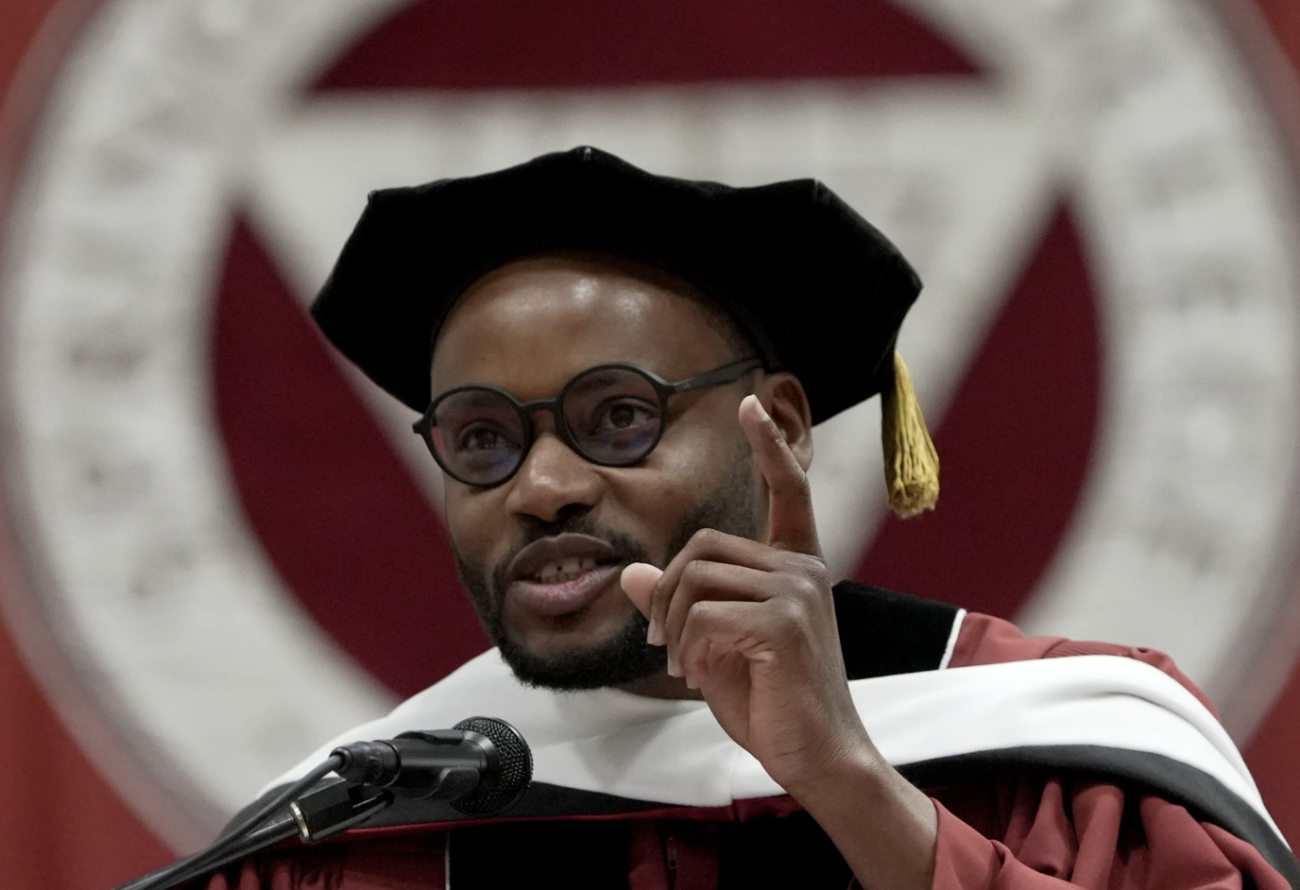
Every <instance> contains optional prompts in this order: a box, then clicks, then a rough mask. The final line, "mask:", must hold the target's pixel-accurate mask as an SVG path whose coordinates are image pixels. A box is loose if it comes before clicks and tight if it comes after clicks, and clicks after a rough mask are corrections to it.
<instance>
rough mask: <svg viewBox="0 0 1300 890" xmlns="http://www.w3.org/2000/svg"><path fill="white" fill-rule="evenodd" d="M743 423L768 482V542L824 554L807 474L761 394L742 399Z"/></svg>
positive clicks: (764, 478)
mask: <svg viewBox="0 0 1300 890" xmlns="http://www.w3.org/2000/svg"><path fill="white" fill-rule="evenodd" d="M740 426H741V429H743V430H744V431H745V438H747V439H748V440H749V447H750V448H751V449H752V450H753V452H754V461H755V463H756V464H757V465H758V471H759V472H760V473H761V474H762V475H763V480H764V481H765V482H766V483H767V490H768V507H767V543H768V544H770V545H771V546H773V547H777V548H779V549H781V550H790V551H794V552H796V553H807V554H809V555H811V556H821V545H820V543H819V542H818V540H817V523H816V521H815V520H814V518H813V506H812V489H811V487H810V486H809V485H808V475H807V474H806V473H804V471H803V467H801V466H799V461H798V460H797V459H796V458H795V456H794V452H792V451H791V450H790V446H789V445H787V444H786V441H785V436H783V435H782V434H781V429H780V427H778V426H777V425H776V422H775V421H773V420H772V418H771V416H770V415H768V413H767V411H766V410H765V409H764V408H763V405H762V403H761V402H760V401H759V400H758V396H755V395H748V396H745V398H744V399H743V400H741V403H740Z"/></svg>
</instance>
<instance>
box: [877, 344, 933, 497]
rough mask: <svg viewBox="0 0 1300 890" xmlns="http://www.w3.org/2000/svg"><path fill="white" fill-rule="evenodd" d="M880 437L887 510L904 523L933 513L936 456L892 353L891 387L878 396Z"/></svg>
mask: <svg viewBox="0 0 1300 890" xmlns="http://www.w3.org/2000/svg"><path fill="white" fill-rule="evenodd" d="M880 410H881V413H882V415H883V418H882V419H883V423H882V424H881V429H880V434H881V439H882V440H883V443H884V446H885V486H886V488H887V489H888V490H889V506H890V507H891V508H893V511H894V512H895V513H897V514H898V515H899V516H901V517H903V518H904V519H907V518H908V517H911V516H915V515H917V514H918V513H921V512H923V511H925V510H933V509H934V505H935V503H936V502H937V501H938V500H939V453H938V452H937V451H935V450H934V442H933V441H931V439H930V433H929V431H928V430H927V429H926V428H925V418H924V417H922V416H921V405H920V403H918V402H917V401H916V392H915V390H913V389H912V375H911V374H909V373H908V372H907V365H905V364H903V357H902V356H901V355H899V354H898V353H897V352H895V353H894V386H893V389H892V390H887V391H885V392H883V393H881V404H880Z"/></svg>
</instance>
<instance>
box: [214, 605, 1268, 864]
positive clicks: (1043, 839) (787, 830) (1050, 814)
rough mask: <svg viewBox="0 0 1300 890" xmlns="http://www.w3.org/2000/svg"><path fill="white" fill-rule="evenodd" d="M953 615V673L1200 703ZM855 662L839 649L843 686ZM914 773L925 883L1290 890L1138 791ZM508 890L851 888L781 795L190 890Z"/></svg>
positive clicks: (1121, 651) (1235, 843)
mask: <svg viewBox="0 0 1300 890" xmlns="http://www.w3.org/2000/svg"><path fill="white" fill-rule="evenodd" d="M844 587H845V585H839V586H837V591H836V594H837V612H838V617H839V621H840V625H841V635H842V636H851V635H852V634H851V633H847V634H846V631H845V627H846V624H847V625H849V626H852V624H853V621H854V616H853V615H846V614H845V613H844V611H843V610H840V609H839V605H840V604H839V597H840V595H841V593H842V588H844ZM857 590H859V591H865V592H866V593H867V594H868V595H870V596H880V595H883V596H894V597H896V596H897V595H889V594H883V592H878V591H875V590H874V589H870V588H857ZM899 602H904V601H902V600H899ZM906 602H916V603H924V602H925V601H911V600H910V598H908V600H907V601H906ZM906 602H904V604H906ZM927 608H928V606H927ZM944 608H948V607H944ZM895 612H897V610H894V611H893V612H891V613H890V614H891V616H892V615H894V614H895ZM903 612H905V613H906V612H907V609H906V608H904V609H903ZM868 617H871V616H868ZM877 617H878V616H877ZM898 620H900V621H902V622H904V623H905V622H906V621H907V620H909V619H908V618H907V617H906V616H904V617H903V618H900V619H898ZM958 620H959V621H960V628H959V630H958V632H957V638H956V642H955V645H954V644H951V642H949V644H948V645H947V646H946V652H945V655H946V657H947V658H949V659H950V660H949V661H948V666H949V667H961V666H967V665H984V664H995V663H1003V662H1010V661H1025V660H1030V659H1046V658H1060V657H1069V656H1078V655H1098V654H1100V655H1121V656H1125V657H1128V658H1132V659H1137V660H1140V661H1143V662H1146V663H1147V664H1150V665H1152V666H1155V667H1157V668H1159V669H1160V670H1162V671H1164V672H1165V673H1167V674H1169V675H1170V676H1172V677H1174V678H1175V679H1176V680H1178V682H1179V683H1181V684H1183V685H1184V686H1185V687H1187V688H1188V689H1190V690H1191V691H1192V692H1193V693H1194V694H1195V695H1196V696H1197V697H1198V698H1200V699H1201V701H1202V702H1204V703H1205V704H1207V705H1208V704H1209V703H1208V701H1206V700H1205V698H1204V696H1203V694H1202V693H1200V691H1199V690H1197V689H1196V688H1195V687H1194V686H1193V685H1192V684H1191V682H1190V681H1189V680H1188V679H1187V678H1186V677H1185V676H1184V675H1183V674H1182V673H1181V672H1180V671H1179V670H1178V669H1177V668H1176V667H1175V666H1174V664H1173V662H1172V661H1171V660H1170V659H1169V658H1168V657H1167V656H1165V655H1163V654H1161V653H1159V652H1154V651H1151V650H1147V649H1136V648H1126V647H1121V646H1114V645H1109V644H1104V643H1079V642H1073V641H1068V640H1064V639H1060V638H1049V637H1040V638H1032V639H1031V638H1027V637H1025V636H1024V635H1023V634H1022V633H1021V632H1020V631H1019V630H1018V629H1016V628H1015V627H1014V626H1013V625H1011V624H1010V623H1008V622H1006V621H1003V620H1000V619H997V618H993V617H990V616H987V615H977V614H966V615H965V616H964V618H960V617H959V619H958ZM882 623H884V622H882V621H878V620H877V621H869V622H867V624H875V625H880V624H882ZM920 623H921V624H922V625H924V624H925V621H924V620H922V621H921V622H920ZM904 636H905V635H904ZM896 639H897V636H896V635H891V636H890V637H889V640H890V642H889V644H885V643H884V641H883V638H882V640H878V641H876V642H877V643H878V645H875V646H874V647H870V648H872V651H875V650H879V649H881V648H885V647H886V646H887V645H893V644H894V642H893V641H894V640H896ZM866 642H867V643H868V644H870V643H871V641H869V640H868V641H866ZM849 651H850V650H849V645H848V644H847V643H846V660H847V661H848V663H849V669H850V674H851V675H852V674H853V673H854V670H855V664H854V659H853V658H851V657H848V656H849ZM887 660H888V658H887ZM895 660H897V659H895ZM902 660H903V661H906V660H907V659H906V658H904V659H902ZM900 669H901V670H915V669H917V666H916V665H911V666H903V667H901V668H900ZM861 670H863V669H860V670H859V672H860V673H861ZM865 670H868V671H869V670H870V666H868V667H867V668H865ZM909 777H911V776H909ZM911 778H913V780H914V781H917V782H918V784H920V785H921V787H922V788H923V789H924V790H925V791H926V792H927V793H928V794H930V796H931V797H932V799H933V800H934V804H935V809H936V811H937V812H938V817H939V821H938V827H939V830H938V845H937V850H936V863H935V874H934V888H935V890H1040V888H1042V890H1047V888H1055V887H1065V886H1079V887H1085V888H1089V890H1130V888H1132V890H1139V888H1150V890H1157V888H1158V890H1192V888H1223V890H1235V888H1243V887H1245V888H1249V887H1256V888H1259V890H1292V888H1291V885H1290V884H1289V883H1288V881H1287V880H1286V879H1285V878H1284V877H1283V876H1282V874H1280V873H1279V871H1277V870H1275V869H1274V867H1272V866H1271V865H1270V864H1269V862H1268V861H1267V860H1266V859H1265V857H1264V855H1262V854H1261V853H1260V852H1259V851H1258V850H1257V849H1256V848H1255V847H1254V846H1252V845H1251V844H1250V843H1247V842H1246V841H1244V840H1241V839H1239V838H1238V837H1236V836H1234V835H1233V834H1232V833H1230V832H1229V831H1227V830H1225V829H1224V828H1221V827H1219V826H1218V825H1216V824H1212V823H1210V822H1207V821H1202V820H1200V819H1198V818H1197V817H1196V816H1194V815H1193V814H1192V813H1191V812H1189V810H1188V809H1186V808H1185V807H1183V806H1180V805H1179V804H1177V803H1174V802H1171V801H1170V800H1167V799H1165V798H1164V797H1162V796H1160V794H1159V793H1156V792H1153V791H1151V790H1148V789H1147V787H1146V786H1144V785H1137V784H1132V783H1128V782H1125V781H1122V780H1114V779H1107V778H1104V777H1100V776H1097V775H1093V774H1089V773H1083V772H1078V771H1074V770H1053V769H1051V768H1042V767H1028V768H1025V767H1014V768H1007V767H1001V768H999V767H994V768H990V769H985V770H979V769H974V770H969V771H966V772H964V773H963V774H962V775H961V776H960V777H959V778H958V779H956V780H954V779H953V778H952V777H951V776H948V777H944V778H941V779H939V780H938V781H937V782H936V783H935V784H934V785H933V786H931V785H929V784H927V782H926V781H925V779H924V777H922V778H921V779H917V778H915V777H911ZM534 810H536V807H534ZM1275 856H1276V854H1275ZM1275 861H1276V860H1275ZM449 868H450V881H449V880H448V878H449V875H448V869H449ZM510 885H523V886H544V887H550V886H555V887H565V888H580V887H592V888H596V887H628V888H631V890H695V888H700V890H705V888H707V890H714V888H719V887H721V888H731V887H735V888H741V887H744V888H754V887H768V886H770V887H783V888H786V887H797V888H809V890H816V888H820V887H833V888H837V890H838V888H847V887H849V886H856V885H855V884H854V883H853V879H852V874H851V872H850V871H849V869H848V867H847V866H846V865H845V864H844V862H843V859H842V858H841V857H840V856H839V854H838V851H837V850H836V849H835V848H834V846H833V845H832V844H831V843H830V841H829V840H828V839H827V838H826V836H825V835H824V834H823V833H822V832H821V831H820V829H819V828H818V827H817V826H816V824H815V823H814V822H813V821H812V820H811V819H810V818H809V817H808V816H807V815H806V814H804V813H802V812H801V810H800V808H799V807H798V805H797V804H796V803H794V801H792V800H791V799H790V798H788V797H775V798H765V799H752V800H743V801H736V802H735V803H734V804H732V805H731V806H729V807H720V808H686V807H660V808H650V809H639V810H635V811H632V812H621V813H620V812H612V813H599V812H595V813H587V814H580V815H573V814H571V813H564V814H562V815H560V816H558V817H557V816H551V817H538V816H536V815H530V816H529V817H528V818H525V819H514V820H512V819H497V820H485V821H480V822H477V823H469V822H461V823H456V824H454V825H448V824H447V823H445V822H444V823H442V824H432V825H430V824H425V825H406V826H392V827H381V828H367V829H358V830H353V831H350V832H348V833H347V834H345V835H343V836H341V837H339V838H336V839H334V840H332V841H329V842H326V843H324V844H320V845H317V846H314V847H304V846H301V845H298V844H297V843H296V842H293V843H292V844H289V845H286V846H284V847H282V848H280V849H277V850H272V851H270V852H267V853H263V854H260V855H258V856H255V857H253V858H251V859H249V860H247V861H245V862H243V863H240V864H238V865H236V866H232V867H228V868H227V869H225V870H224V871H223V872H222V873H220V874H218V875H216V876H214V877H213V878H212V879H211V880H210V881H209V882H206V883H204V882H199V883H197V884H196V885H195V886H200V887H202V886H207V887H210V888H211V890H234V888H238V890H263V888H268V890H298V888H323V890H380V888H382V890H406V888H410V890H415V888H421V890H424V888H443V887H448V886H450V887H453V888H457V890H460V888H466V887H468V888H474V887H501V886H510Z"/></svg>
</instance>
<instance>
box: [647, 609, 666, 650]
mask: <svg viewBox="0 0 1300 890" xmlns="http://www.w3.org/2000/svg"><path fill="white" fill-rule="evenodd" d="M645 641H646V642H647V643H649V644H650V645H651V646H662V645H663V644H664V641H663V631H661V630H660V629H659V620H658V619H657V618H655V617H654V616H653V615H651V616H650V626H649V627H647V628H646V631H645Z"/></svg>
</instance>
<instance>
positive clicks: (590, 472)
mask: <svg viewBox="0 0 1300 890" xmlns="http://www.w3.org/2000/svg"><path fill="white" fill-rule="evenodd" d="M506 484H507V485H509V486H510V492H509V494H507V495H506V504H505V506H506V509H507V510H508V511H509V512H510V514H511V515H516V516H518V515H522V516H531V517H534V518H536V519H539V520H541V521H542V522H554V521H556V520H557V519H559V518H560V516H561V514H563V513H567V512H573V508H574V507H580V508H583V509H590V508H591V507H594V506H595V505H596V503H597V502H598V501H599V500H600V497H601V493H602V492H603V490H604V480H603V479H602V477H601V475H600V473H599V471H598V470H597V468H596V466H595V465H594V464H592V463H590V462H589V461H588V460H586V458H584V457H582V456H581V455H580V454H578V453H577V452H575V451H574V450H573V449H572V448H570V447H569V445H568V444H567V443H566V442H565V441H564V440H563V439H561V438H560V436H559V434H558V433H557V432H556V431H555V429H554V427H551V428H550V429H546V430H543V431H541V432H539V433H538V435H537V437H536V438H535V439H534V440H533V445H532V447H531V448H530V449H529V450H528V454H527V455H525V456H524V462H523V464H521V465H520V467H519V470H518V472H516V473H515V475H514V477H513V478H511V479H510V481H509V482H507V483H506Z"/></svg>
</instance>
